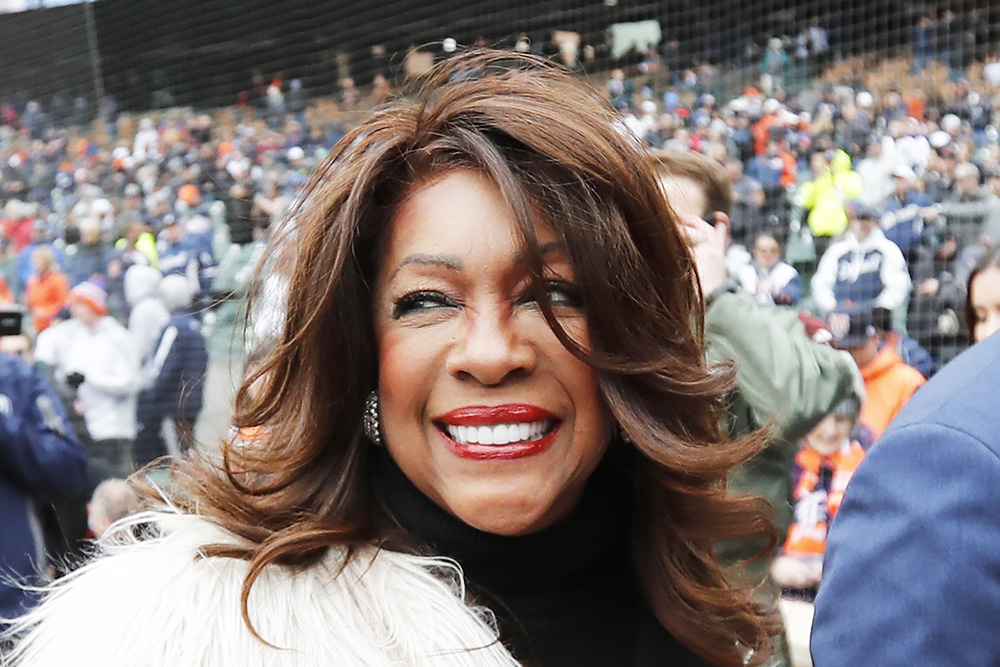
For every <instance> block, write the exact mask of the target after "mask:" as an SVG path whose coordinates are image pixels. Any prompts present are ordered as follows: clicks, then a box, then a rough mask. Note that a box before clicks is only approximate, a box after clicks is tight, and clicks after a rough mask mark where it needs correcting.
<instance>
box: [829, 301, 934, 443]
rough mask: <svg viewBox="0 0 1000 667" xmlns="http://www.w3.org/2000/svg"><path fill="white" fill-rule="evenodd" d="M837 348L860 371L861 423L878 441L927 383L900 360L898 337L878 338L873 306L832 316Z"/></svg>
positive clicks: (854, 308)
mask: <svg viewBox="0 0 1000 667" xmlns="http://www.w3.org/2000/svg"><path fill="white" fill-rule="evenodd" d="M828 324H829V326H830V331H831V332H832V333H833V343H834V345H835V346H836V347H837V348H839V349H842V350H847V351H848V352H850V353H851V356H852V357H854V361H855V362H856V363H857V364H858V368H859V369H861V377H862V379H863V380H864V383H865V400H864V401H863V402H862V404H861V415H860V417H859V421H860V422H861V423H862V424H864V425H865V426H867V427H868V428H869V429H871V431H872V436H873V438H874V439H877V438H878V437H879V436H880V435H882V431H884V430H885V429H886V427H887V426H888V425H889V422H891V421H892V419H893V417H895V416H896V414H897V413H898V412H899V411H900V410H901V409H902V408H903V406H904V405H906V402H907V401H909V400H910V397H911V396H913V394H914V393H916V391H917V389H919V388H920V387H922V386H923V385H924V384H925V383H926V382H927V379H926V378H925V377H924V376H923V375H922V374H921V373H920V371H918V370H917V369H916V368H914V367H912V366H909V365H907V364H906V362H904V361H903V359H902V357H900V356H899V352H898V351H897V348H898V346H899V336H898V334H895V333H889V334H886V335H885V336H883V337H880V336H879V335H878V329H877V327H876V326H875V315H874V308H873V307H872V305H871V304H867V305H861V304H858V305H851V306H847V307H846V308H843V309H841V310H838V311H835V312H833V313H831V314H830V317H829V320H828Z"/></svg>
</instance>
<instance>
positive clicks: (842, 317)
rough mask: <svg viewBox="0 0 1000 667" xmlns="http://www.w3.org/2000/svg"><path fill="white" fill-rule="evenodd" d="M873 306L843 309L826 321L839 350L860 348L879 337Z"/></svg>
mask: <svg viewBox="0 0 1000 667" xmlns="http://www.w3.org/2000/svg"><path fill="white" fill-rule="evenodd" d="M873 310H874V309H873V308H872V306H870V305H868V306H859V305H852V306H846V307H841V308H838V309H837V310H835V311H834V312H832V313H830V315H829V317H827V319H826V323H827V325H828V326H829V327H830V333H832V334H833V344H834V345H835V346H836V347H839V348H849V347H860V346H862V345H864V344H865V343H867V342H868V341H869V340H871V339H872V338H874V337H875V336H877V335H878V328H877V327H876V326H875V316H874V313H873Z"/></svg>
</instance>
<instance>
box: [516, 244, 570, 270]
mask: <svg viewBox="0 0 1000 667" xmlns="http://www.w3.org/2000/svg"><path fill="white" fill-rule="evenodd" d="M555 252H561V253H565V252H566V246H564V245H563V244H562V242H561V241H549V242H548V243H543V244H541V245H540V246H538V255H539V256H540V257H544V256H545V255H549V254H552V253H555ZM514 261H515V262H516V263H517V264H523V263H524V256H523V255H522V254H521V253H520V252H519V253H517V255H516V256H515V257H514Z"/></svg>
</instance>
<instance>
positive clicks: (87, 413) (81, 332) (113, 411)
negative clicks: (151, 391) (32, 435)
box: [56, 282, 140, 474]
mask: <svg viewBox="0 0 1000 667" xmlns="http://www.w3.org/2000/svg"><path fill="white" fill-rule="evenodd" d="M107 298H108V297H107V293H106V292H105V291H104V290H103V289H102V288H101V287H100V286H98V285H96V284H95V283H91V282H82V283H80V284H79V285H77V286H76V287H74V288H73V289H72V290H70V294H69V299H68V302H69V312H70V315H71V316H72V319H71V320H70V321H69V322H67V324H66V325H65V326H67V327H69V330H67V331H66V333H65V336H63V337H62V343H61V346H62V347H63V349H62V350H60V351H59V354H58V355H57V356H58V360H57V367H56V377H57V378H61V379H62V380H64V381H65V382H66V384H67V385H69V386H70V387H72V388H74V389H75V390H76V406H75V407H76V409H77V410H78V411H79V412H80V413H81V414H82V415H83V418H84V423H85V424H86V426H87V432H88V433H89V434H90V440H91V442H89V443H88V447H89V449H88V453H89V454H90V455H91V456H95V457H98V458H100V459H103V460H104V461H107V462H108V463H110V464H112V465H113V466H115V467H116V468H117V469H118V470H119V472H120V473H122V474H127V473H129V472H131V471H132V468H133V460H132V458H133V452H132V449H133V443H134V440H135V436H136V397H137V396H138V393H139V380H140V374H139V357H138V353H137V352H136V350H135V345H134V343H133V341H132V338H131V336H129V334H128V331H126V330H125V328H124V327H123V326H122V325H121V324H119V323H118V322H117V321H115V319H114V318H112V317H108V306H107V303H108V301H107Z"/></svg>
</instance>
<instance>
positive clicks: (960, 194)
mask: <svg viewBox="0 0 1000 667" xmlns="http://www.w3.org/2000/svg"><path fill="white" fill-rule="evenodd" d="M941 214H942V215H943V216H944V217H945V221H946V226H947V230H948V232H949V233H951V234H954V235H955V240H956V241H957V242H958V246H959V249H961V248H964V247H965V246H968V245H971V244H973V243H976V242H978V241H979V240H980V237H982V236H985V237H986V238H988V239H989V240H990V242H992V243H997V242H1000V198H998V197H997V196H996V195H995V194H993V193H992V192H990V191H989V190H987V189H986V188H984V187H982V186H980V184H979V168H978V167H976V165H974V164H972V163H971V162H963V163H961V164H958V165H956V166H955V187H954V190H953V191H952V193H951V194H950V195H949V196H948V197H946V198H945V200H944V201H943V202H941Z"/></svg>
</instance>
